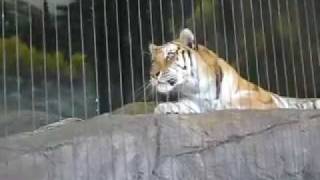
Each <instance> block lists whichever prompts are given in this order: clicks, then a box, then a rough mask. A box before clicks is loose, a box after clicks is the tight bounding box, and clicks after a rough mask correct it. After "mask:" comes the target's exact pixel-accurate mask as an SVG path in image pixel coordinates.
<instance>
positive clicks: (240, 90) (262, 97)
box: [149, 28, 320, 114]
mask: <svg viewBox="0 0 320 180" xmlns="http://www.w3.org/2000/svg"><path fill="white" fill-rule="evenodd" d="M149 51H150V54H151V67H150V71H149V73H150V84H151V86H152V87H153V88H154V89H156V91H157V92H158V93H161V94H170V93H172V92H179V94H180V96H181V97H180V98H178V100H177V101H175V102H170V101H169V102H162V103H159V104H158V105H157V106H156V107H155V108H154V113H156V114H192V113H204V112H210V111H214V110H227V109H256V110H267V109H276V108H286V109H319V107H320V99H317V98H289V97H284V96H280V95H278V94H275V93H273V92H270V91H267V90H265V89H263V88H261V87H259V86H258V85H256V84H254V83H252V82H249V81H247V80H245V79H244V78H242V77H241V76H240V74H239V73H237V71H236V70H235V69H234V68H233V67H232V66H231V65H230V64H228V63H227V62H226V61H225V60H224V59H223V58H220V57H219V56H218V55H217V54H215V53H214V52H213V51H211V50H210V49H208V48H207V47H205V46H203V45H200V44H197V43H196V42H195V36H194V34H193V32H192V31H191V30H190V29H188V28H186V29H183V30H182V31H181V32H180V36H179V38H177V39H176V40H173V41H171V42H167V43H164V44H162V45H160V46H158V45H155V44H153V43H150V44H149Z"/></svg>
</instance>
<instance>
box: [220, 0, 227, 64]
mask: <svg viewBox="0 0 320 180" xmlns="http://www.w3.org/2000/svg"><path fill="white" fill-rule="evenodd" d="M220 2H221V11H222V23H223V38H224V47H225V58H226V61H227V62H228V63H229V49H228V38H227V27H226V18H225V14H224V13H225V12H224V0H220Z"/></svg>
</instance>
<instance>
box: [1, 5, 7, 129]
mask: <svg viewBox="0 0 320 180" xmlns="http://www.w3.org/2000/svg"><path fill="white" fill-rule="evenodd" d="M4 1H5V0H2V1H1V21H2V22H1V30H2V34H1V36H2V77H3V80H2V82H3V111H4V114H3V116H4V119H5V120H6V119H7V113H8V106H7V69H6V68H7V54H6V43H5V14H4V10H5V9H4V6H5V2H4ZM5 129H7V127H6V128H5ZM5 131H6V130H5ZM5 134H6V132H5Z"/></svg>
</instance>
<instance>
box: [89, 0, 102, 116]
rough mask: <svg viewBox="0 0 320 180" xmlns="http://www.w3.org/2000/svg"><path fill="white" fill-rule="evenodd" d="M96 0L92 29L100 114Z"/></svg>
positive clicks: (98, 110)
mask: <svg viewBox="0 0 320 180" xmlns="http://www.w3.org/2000/svg"><path fill="white" fill-rule="evenodd" d="M94 1H95V0H91V3H92V4H91V5H92V8H91V10H92V30H93V49H94V72H95V85H96V87H95V88H96V113H97V114H100V98H99V75H98V73H99V72H98V52H97V30H96V11H95V4H94Z"/></svg>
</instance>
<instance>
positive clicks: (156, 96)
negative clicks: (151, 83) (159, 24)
mask: <svg viewBox="0 0 320 180" xmlns="http://www.w3.org/2000/svg"><path fill="white" fill-rule="evenodd" d="M149 10H150V17H149V18H150V31H151V43H152V44H153V43H154V34H153V13H152V0H149ZM152 93H153V94H154V97H153V99H154V100H155V102H156V104H158V94H157V92H156V91H155V89H154V88H153V87H152Z"/></svg>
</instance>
